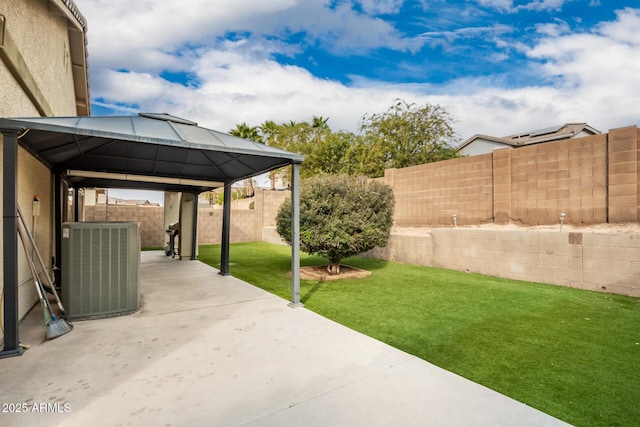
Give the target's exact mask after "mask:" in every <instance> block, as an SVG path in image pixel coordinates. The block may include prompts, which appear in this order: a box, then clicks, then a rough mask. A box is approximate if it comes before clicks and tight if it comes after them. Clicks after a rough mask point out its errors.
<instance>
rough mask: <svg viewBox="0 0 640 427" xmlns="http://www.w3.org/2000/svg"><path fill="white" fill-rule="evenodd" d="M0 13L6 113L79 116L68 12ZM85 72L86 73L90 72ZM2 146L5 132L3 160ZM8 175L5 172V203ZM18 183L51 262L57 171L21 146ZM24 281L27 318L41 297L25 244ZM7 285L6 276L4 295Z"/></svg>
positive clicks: (19, 6)
mask: <svg viewBox="0 0 640 427" xmlns="http://www.w3.org/2000/svg"><path fill="white" fill-rule="evenodd" d="M60 4H62V3H60ZM0 15H2V16H1V17H0V20H1V21H2V22H1V23H0V31H3V35H4V37H3V39H4V43H3V44H2V45H0V116H1V117H38V116H41V115H43V114H42V110H43V105H44V106H45V107H46V108H45V109H46V110H47V111H48V115H53V116H75V115H77V114H78V102H77V99H76V98H77V97H76V89H75V85H74V72H73V65H72V63H73V61H72V59H71V58H72V52H71V48H70V43H71V42H70V36H69V34H70V30H69V26H70V23H69V18H68V16H66V15H65V14H64V13H63V12H62V11H61V10H60V9H59V8H58V6H56V5H54V4H52V2H51V1H48V0H2V2H0ZM75 25H78V23H77V22H75ZM8 57H10V58H9V59H8ZM16 58H18V59H17V60H16ZM16 66H17V67H19V69H18V70H16ZM77 71H78V70H76V72H77ZM84 72H85V74H86V70H85V71H84ZM17 73H19V75H18V76H16V74H17ZM24 76H28V77H29V78H31V79H32V81H31V86H30V88H29V89H25V88H24V82H22V83H23V84H22V85H21V82H19V81H18V79H19V78H24ZM28 90H32V91H33V90H35V91H36V92H37V93H38V96H40V98H39V100H40V101H41V105H37V104H38V102H34V99H33V94H32V95H31V96H30V95H29V94H28V93H27V91H28ZM2 144H3V141H2V135H1V134H0V162H1V161H2ZM2 179H3V177H2V174H0V202H1V201H2ZM17 184H18V203H19V206H20V208H21V209H22V211H23V213H24V215H25V217H26V220H27V223H28V224H29V227H30V228H32V230H33V232H34V237H35V240H36V243H37V245H38V249H39V251H40V253H41V255H42V258H43V259H44V260H45V262H48V260H50V259H51V257H52V256H53V235H54V233H53V206H54V205H53V202H54V201H53V194H54V193H53V175H52V173H51V171H50V170H49V168H48V167H47V166H46V165H44V164H43V163H41V162H40V161H39V160H37V159H36V158H35V157H33V156H32V155H31V154H29V153H28V152H27V151H25V150H24V149H22V148H19V149H18V180H17ZM35 196H38V197H39V199H40V209H41V212H40V216H39V217H38V218H35V219H34V218H33V216H32V206H33V205H32V202H33V199H34V197H35ZM0 206H1V205H0ZM2 233H4V230H2V224H0V236H1V235H2ZM2 251H3V248H2V245H0V265H2V262H3V258H2V255H3V254H2ZM2 268H3V269H4V266H2ZM18 282H19V288H18V298H19V316H20V318H22V317H24V316H25V315H26V313H27V312H28V310H29V309H30V308H31V307H32V306H33V304H34V303H35V302H36V301H37V298H36V292H35V286H34V285H33V280H32V279H31V274H30V272H29V269H28V266H27V262H26V257H25V256H24V253H23V252H22V246H21V244H20V243H19V244H18ZM3 286H4V283H3V277H2V276H1V275H0V296H1V295H2V294H1V292H2V289H3ZM0 307H1V306H0ZM0 319H3V310H0ZM1 337H2V335H0V338H1Z"/></svg>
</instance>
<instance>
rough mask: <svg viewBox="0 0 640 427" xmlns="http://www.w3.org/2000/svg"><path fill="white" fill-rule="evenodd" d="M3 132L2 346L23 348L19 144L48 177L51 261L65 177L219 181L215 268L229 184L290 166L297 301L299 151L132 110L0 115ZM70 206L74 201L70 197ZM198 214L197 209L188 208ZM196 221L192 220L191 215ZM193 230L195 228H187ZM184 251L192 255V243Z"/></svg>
mask: <svg viewBox="0 0 640 427" xmlns="http://www.w3.org/2000/svg"><path fill="white" fill-rule="evenodd" d="M0 132H1V133H2V136H3V168H2V178H3V181H2V182H3V184H2V185H3V190H2V191H3V193H2V195H3V197H2V215H3V233H2V235H3V243H2V244H3V275H4V328H5V331H4V334H5V335H4V350H3V351H2V352H0V356H11V355H14V354H15V355H17V354H20V353H21V352H22V349H21V347H20V346H19V340H18V320H19V319H18V257H17V254H18V239H17V234H16V232H15V231H14V230H16V229H17V221H18V218H17V193H18V186H17V170H18V169H17V168H18V165H17V162H18V156H17V153H18V145H20V146H22V147H24V148H25V149H26V150H27V151H28V152H30V153H31V154H32V155H33V156H35V157H36V158H38V159H39V160H40V161H41V162H43V163H44V164H45V165H47V166H48V167H49V168H50V170H51V172H52V174H53V175H54V177H55V198H54V199H55V202H54V203H55V211H54V216H55V218H54V225H55V231H56V232H55V236H56V237H55V240H56V245H55V247H56V251H55V252H56V266H57V267H59V266H60V259H59V258H60V256H59V254H60V253H61V235H60V230H61V227H62V219H63V215H62V209H63V206H64V205H63V197H64V191H63V188H64V186H65V182H66V183H67V184H68V185H69V186H71V187H74V188H82V187H106V188H109V187H119V188H138V189H147V190H161V191H176V192H183V193H192V194H196V195H197V194H199V193H201V192H204V191H209V190H212V189H215V188H220V187H224V208H223V215H222V248H221V249H222V250H221V256H220V273H219V274H222V275H228V274H229V242H230V238H229V232H230V218H231V203H230V202H231V186H232V184H233V183H235V182H237V181H239V180H242V179H245V178H250V177H253V176H256V175H260V174H262V173H265V172H269V171H271V170H274V169H278V168H281V167H283V166H288V165H291V166H292V179H291V200H292V208H291V215H292V227H293V229H292V242H293V244H292V251H291V267H292V276H291V303H290V306H292V307H298V306H301V305H302V304H301V303H300V251H299V246H300V245H299V183H300V163H301V162H302V161H303V156H301V155H299V154H296V153H291V152H287V151H284V150H280V149H277V148H274V147H269V146H267V145H264V144H261V143H257V142H254V141H249V140H246V139H242V138H238V137H234V136H231V135H228V134H225V133H222V132H218V131H215V130H211V129H207V128H203V127H200V126H198V125H197V123H195V122H192V121H189V120H185V119H181V118H179V117H175V116H172V115H169V114H156V113H140V114H138V115H137V116H120V117H112V116H104V117H35V118H0ZM75 205H76V206H77V203H76V204H75ZM194 211H195V213H194V216H195V218H194V220H197V209H194ZM194 224H197V221H194ZM194 234H195V227H194ZM191 258H192V259H195V245H192V254H191Z"/></svg>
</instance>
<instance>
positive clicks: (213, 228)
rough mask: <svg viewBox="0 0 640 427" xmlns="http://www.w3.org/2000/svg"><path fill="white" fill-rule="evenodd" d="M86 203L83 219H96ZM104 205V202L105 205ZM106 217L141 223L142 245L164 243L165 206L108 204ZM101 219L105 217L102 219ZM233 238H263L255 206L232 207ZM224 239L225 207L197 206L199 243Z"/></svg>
mask: <svg viewBox="0 0 640 427" xmlns="http://www.w3.org/2000/svg"><path fill="white" fill-rule="evenodd" d="M96 208H98V209H100V206H85V208H84V215H85V216H84V219H85V220H86V221H94V220H96V219H95V218H96V215H95V209H96ZM102 208H103V209H105V206H104V205H103V206H102ZM105 212H106V221H133V222H139V223H140V235H141V244H142V247H154V246H164V242H165V241H166V233H165V227H164V208H163V207H162V206H135V205H106V209H105ZM98 221H102V219H99V220H98ZM230 234H231V236H230V237H231V242H232V243H240V242H255V241H259V240H261V237H262V225H261V223H260V222H259V221H257V220H256V212H255V211H254V210H252V209H231V230H230ZM221 239H222V209H220V208H210V207H200V208H199V210H198V244H201V245H208V244H218V243H220V242H221Z"/></svg>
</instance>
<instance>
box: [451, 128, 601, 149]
mask: <svg viewBox="0 0 640 427" xmlns="http://www.w3.org/2000/svg"><path fill="white" fill-rule="evenodd" d="M581 132H586V133H588V134H590V135H596V134H599V133H600V131H599V130H597V129H595V128H593V127H591V126H589V125H588V124H586V123H565V124H563V125H556V126H551V127H547V128H544V129H537V130H532V131H528V132H522V133H516V134H513V135H507V136H503V137H497V136H489V135H483V134H476V135H473V136H472V137H471V138H469V139H467V140H466V141H464V142H462V144H460V145H459V146H458V147H457V149H458V150H462V149H463V148H465V147H466V146H468V145H469V144H471V143H472V142H474V141H476V140H478V139H482V140H485V141H492V142H497V143H500V144H505V145H507V146H511V147H519V146H523V145H529V144H537V143H540V142H547V141H553V140H557V139H568V138H573V137H575V136H576V135H578V134H580V133H581Z"/></svg>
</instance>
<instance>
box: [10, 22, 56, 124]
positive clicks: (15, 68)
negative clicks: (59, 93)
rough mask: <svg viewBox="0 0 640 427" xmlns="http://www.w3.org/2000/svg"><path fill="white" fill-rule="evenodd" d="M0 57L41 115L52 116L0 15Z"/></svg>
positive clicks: (51, 111) (49, 107)
mask: <svg viewBox="0 0 640 427" xmlns="http://www.w3.org/2000/svg"><path fill="white" fill-rule="evenodd" d="M0 59H2V61H3V62H4V63H5V64H6V66H7V69H9V72H10V73H11V75H12V76H13V78H15V79H16V81H17V82H18V84H19V85H20V87H21V88H22V89H23V90H24V93H25V94H26V95H27V96H28V97H29V99H30V100H31V102H33V105H34V106H35V107H36V109H37V110H38V112H39V113H40V114H41V115H43V116H53V110H52V109H51V106H50V105H49V103H48V102H47V100H46V98H45V96H44V94H43V93H42V90H40V87H39V86H38V83H36V80H35V79H34V77H33V75H32V74H31V71H30V70H29V67H27V64H26V63H25V61H24V58H23V57H22V55H21V54H20V50H19V49H18V47H17V46H16V44H15V43H14V41H13V38H12V37H11V34H10V33H9V30H8V29H7V28H6V25H5V17H4V16H3V15H0Z"/></svg>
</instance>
